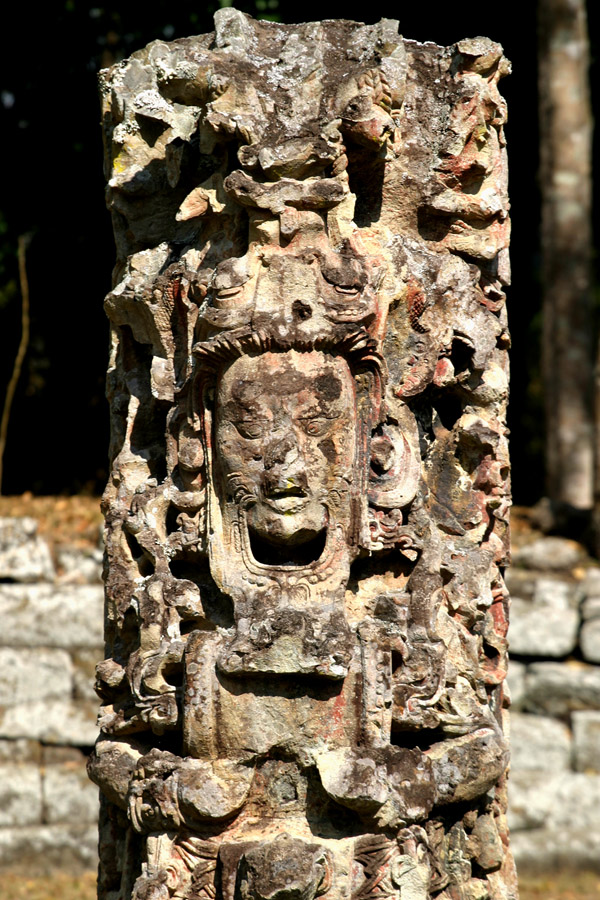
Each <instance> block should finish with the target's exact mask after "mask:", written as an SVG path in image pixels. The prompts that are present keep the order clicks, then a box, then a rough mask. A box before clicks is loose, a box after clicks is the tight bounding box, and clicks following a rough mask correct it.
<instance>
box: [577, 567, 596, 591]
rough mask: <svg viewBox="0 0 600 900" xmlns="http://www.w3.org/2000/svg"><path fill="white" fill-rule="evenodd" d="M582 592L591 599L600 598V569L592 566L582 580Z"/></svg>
mask: <svg viewBox="0 0 600 900" xmlns="http://www.w3.org/2000/svg"><path fill="white" fill-rule="evenodd" d="M580 587H581V591H582V593H584V594H585V595H586V596H589V597H600V567H598V566H590V567H589V568H588V569H586V571H585V575H584V577H583V578H582V580H581V585H580Z"/></svg>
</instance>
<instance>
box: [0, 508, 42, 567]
mask: <svg viewBox="0 0 600 900" xmlns="http://www.w3.org/2000/svg"><path fill="white" fill-rule="evenodd" d="M37 527H38V526H37V522H36V520H35V519H31V518H29V517H27V516H24V517H22V518H6V517H2V518H0V580H2V581H23V582H27V581H54V575H55V572H54V564H53V562H52V557H51V556H50V550H49V548H48V544H47V543H46V541H45V540H43V538H41V537H39V535H38V534H37Z"/></svg>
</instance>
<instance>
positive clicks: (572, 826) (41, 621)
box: [0, 519, 600, 871]
mask: <svg viewBox="0 0 600 900" xmlns="http://www.w3.org/2000/svg"><path fill="white" fill-rule="evenodd" d="M100 569H101V551H100V549H93V550H88V551H82V550H69V551H67V550H65V549H62V550H59V551H58V552H56V553H55V554H54V557H53V556H52V555H51V553H50V550H49V548H48V545H47V544H46V542H45V541H43V540H42V539H41V538H40V537H39V536H38V535H37V526H36V522H35V520H33V519H0V622H1V623H2V627H1V628H0V868H9V867H15V866H24V867H27V869H28V870H33V869H38V870H43V869H46V868H49V867H53V866H62V867H65V868H70V869H79V868H85V867H94V866H95V865H96V842H97V830H96V821H97V814H98V792H97V788H95V787H94V785H92V784H91V783H90V782H89V781H88V779H87V777H86V772H85V759H86V755H87V753H88V752H89V748H90V747H91V745H92V744H93V743H94V740H95V736H96V733H97V730H96V725H95V715H96V703H97V701H96V697H95V694H94V692H93V689H92V683H93V669H94V664H95V662H96V661H98V660H100V659H101V658H102V653H103V651H102V587H101V584H100ZM508 583H509V586H510V590H511V593H512V595H513V601H512V603H513V606H512V621H511V651H512V662H511V670H510V673H509V683H510V689H511V693H512V700H513V706H512V710H513V712H512V716H511V723H512V724H511V747H512V767H511V768H512V771H511V781H510V810H509V820H510V825H511V831H512V845H513V848H514V852H515V856H516V859H517V864H518V865H519V867H520V869H521V871H525V870H535V869H538V870H547V869H548V868H553V867H558V866H565V865H577V866H580V867H586V868H594V867H596V868H597V867H598V860H599V859H600V568H598V567H595V566H593V565H591V564H590V561H589V560H588V559H586V557H585V554H584V552H583V550H582V548H581V547H580V546H579V545H577V544H574V543H573V542H570V541H564V540H562V539H557V538H543V539H542V538H541V539H538V540H535V541H533V542H532V543H529V544H527V545H525V546H523V547H522V548H521V549H519V550H517V551H516V552H515V553H514V565H513V568H512V569H511V570H510V572H509V574H508Z"/></svg>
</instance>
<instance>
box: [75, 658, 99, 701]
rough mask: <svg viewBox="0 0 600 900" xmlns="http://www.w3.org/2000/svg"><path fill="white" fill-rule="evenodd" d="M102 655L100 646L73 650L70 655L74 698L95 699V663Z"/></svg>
mask: <svg viewBox="0 0 600 900" xmlns="http://www.w3.org/2000/svg"><path fill="white" fill-rule="evenodd" d="M102 655H103V654H102V648H101V647H97V648H95V649H90V650H85V649H84V650H74V651H73V653H72V655H71V658H72V660H73V683H74V686H75V692H74V695H73V696H74V697H75V699H76V700H94V701H97V699H98V695H97V694H96V692H95V690H94V679H95V669H96V663H98V662H99V661H100V660H101V659H102Z"/></svg>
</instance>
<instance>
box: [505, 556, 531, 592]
mask: <svg viewBox="0 0 600 900" xmlns="http://www.w3.org/2000/svg"><path fill="white" fill-rule="evenodd" d="M513 555H514V554H513ZM505 577H506V587H507V589H508V591H509V592H510V595H511V597H521V598H522V599H523V600H533V595H534V593H535V586H536V584H537V582H538V581H539V575H538V574H537V573H536V572H529V571H528V570H527V569H518V568H517V567H516V566H514V565H511V566H510V568H509V569H507V570H506V576H505Z"/></svg>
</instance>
